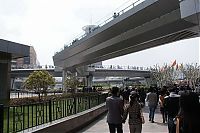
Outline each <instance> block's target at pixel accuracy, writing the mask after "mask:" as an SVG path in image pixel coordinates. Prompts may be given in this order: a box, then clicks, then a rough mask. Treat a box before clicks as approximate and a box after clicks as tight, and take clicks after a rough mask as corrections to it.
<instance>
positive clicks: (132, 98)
mask: <svg viewBox="0 0 200 133" xmlns="http://www.w3.org/2000/svg"><path fill="white" fill-rule="evenodd" d="M137 98H138V94H137V92H134V93H133V94H131V96H130V99H131V101H130V106H132V105H133V103H134V102H135V101H137Z"/></svg>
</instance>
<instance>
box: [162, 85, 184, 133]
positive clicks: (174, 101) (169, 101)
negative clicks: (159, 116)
mask: <svg viewBox="0 0 200 133" xmlns="http://www.w3.org/2000/svg"><path fill="white" fill-rule="evenodd" d="M169 91H170V94H169V96H167V97H165V98H164V108H165V109H166V111H167V113H168V131H169V133H176V125H175V123H174V120H175V118H176V116H177V114H178V112H179V99H180V95H177V94H176V89H175V88H172V89H170V90H169Z"/></svg>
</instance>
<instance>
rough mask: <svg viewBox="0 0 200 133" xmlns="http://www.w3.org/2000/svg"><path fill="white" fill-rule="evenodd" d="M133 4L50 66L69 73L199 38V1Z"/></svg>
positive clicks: (156, 0)
mask: <svg viewBox="0 0 200 133" xmlns="http://www.w3.org/2000/svg"><path fill="white" fill-rule="evenodd" d="M140 1H141V0H140ZM135 4H136V3H133V4H132V5H130V6H129V7H127V8H126V9H124V10H122V11H121V12H119V13H118V14H119V15H118V16H117V17H111V18H109V19H108V20H106V21H105V23H104V24H100V25H98V26H97V28H95V29H94V30H93V31H92V32H91V33H89V34H85V35H83V36H82V37H80V38H77V39H75V41H74V42H73V44H72V45H70V46H69V47H65V49H64V50H62V51H60V52H58V53H57V54H55V55H54V56H53V60H54V65H55V66H60V67H63V69H65V70H70V69H73V68H77V67H80V66H84V65H88V64H92V63H95V62H99V61H103V60H107V59H111V58H114V57H118V56H122V55H125V54H129V53H133V52H138V51H141V50H145V49H148V48H152V47H156V46H160V45H164V44H167V43H170V42H174V41H178V40H182V39H187V38H192V37H198V36H199V32H200V26H199V24H200V23H199V18H200V8H199V5H200V2H199V0H145V1H143V2H141V3H140V4H138V5H137V6H135Z"/></svg>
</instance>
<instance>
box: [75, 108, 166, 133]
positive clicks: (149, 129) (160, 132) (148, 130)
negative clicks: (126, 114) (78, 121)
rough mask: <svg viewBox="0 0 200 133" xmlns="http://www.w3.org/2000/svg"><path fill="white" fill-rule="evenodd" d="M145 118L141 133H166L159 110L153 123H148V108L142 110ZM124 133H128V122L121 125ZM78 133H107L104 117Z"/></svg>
mask: <svg viewBox="0 0 200 133" xmlns="http://www.w3.org/2000/svg"><path fill="white" fill-rule="evenodd" d="M143 112H144V116H145V124H143V125H142V133H167V132H168V130H167V124H166V123H165V124H163V123H162V116H161V114H160V112H159V108H157V109H156V114H155V123H151V122H149V121H148V108H147V107H145V109H144V110H143ZM123 131H124V133H129V127H128V122H127V120H126V123H125V124H124V125H123ZM78 133H109V129H108V125H107V123H106V115H104V116H102V117H101V118H99V119H98V120H96V121H95V122H93V123H91V124H90V125H89V126H88V127H85V128H84V129H82V130H80V131H79V132H78Z"/></svg>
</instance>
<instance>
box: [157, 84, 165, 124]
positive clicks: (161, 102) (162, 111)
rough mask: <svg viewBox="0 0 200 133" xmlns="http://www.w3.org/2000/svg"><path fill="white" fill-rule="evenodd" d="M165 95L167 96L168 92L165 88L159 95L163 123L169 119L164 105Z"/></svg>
mask: <svg viewBox="0 0 200 133" xmlns="http://www.w3.org/2000/svg"><path fill="white" fill-rule="evenodd" d="M164 88H165V87H164ZM165 97H166V92H165V90H164V89H163V90H161V91H160V96H159V104H160V112H161V114H162V119H163V123H165V122H166V121H167V113H166V109H165V107H164V98H165Z"/></svg>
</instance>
